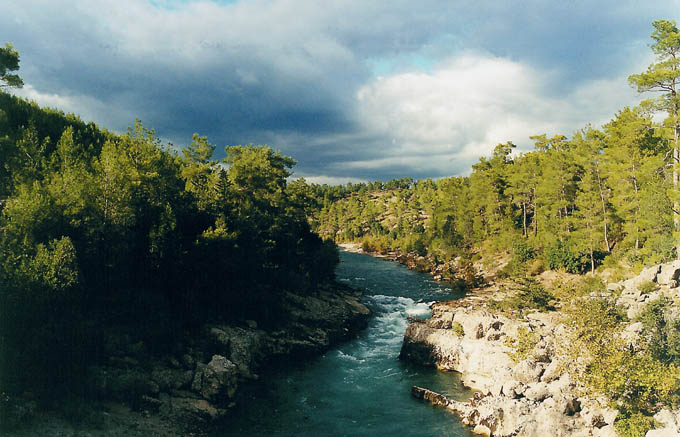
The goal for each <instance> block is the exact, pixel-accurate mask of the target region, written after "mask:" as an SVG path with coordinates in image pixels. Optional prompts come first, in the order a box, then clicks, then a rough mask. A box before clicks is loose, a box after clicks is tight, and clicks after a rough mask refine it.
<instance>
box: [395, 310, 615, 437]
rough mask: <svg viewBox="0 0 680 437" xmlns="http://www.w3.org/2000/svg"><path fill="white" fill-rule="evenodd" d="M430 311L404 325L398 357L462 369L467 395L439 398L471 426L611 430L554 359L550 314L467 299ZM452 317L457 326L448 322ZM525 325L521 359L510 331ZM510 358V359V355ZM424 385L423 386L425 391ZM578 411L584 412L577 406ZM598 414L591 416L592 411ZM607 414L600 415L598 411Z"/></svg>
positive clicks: (526, 431)
mask: <svg viewBox="0 0 680 437" xmlns="http://www.w3.org/2000/svg"><path fill="white" fill-rule="evenodd" d="M432 312H433V316H432V318H430V319H429V320H427V321H424V322H412V323H411V324H410V325H409V327H408V328H407V331H406V334H405V337H404V344H403V346H402V350H401V354H400V357H401V358H402V359H405V360H409V361H414V362H417V363H420V364H428V365H434V366H437V367H438V368H440V369H445V370H454V371H457V372H460V373H461V379H462V382H463V384H464V385H466V386H467V387H470V388H472V389H474V390H477V393H476V394H475V397H474V398H473V399H472V400H471V401H470V402H456V401H452V400H446V401H442V400H441V398H438V397H437V396H434V395H432V394H428V395H429V398H431V399H437V400H438V403H439V404H440V405H444V406H445V407H447V408H449V409H451V410H452V411H455V412H456V413H458V414H459V415H460V417H461V420H462V422H463V423H464V424H466V425H470V426H471V427H472V428H473V430H474V432H476V433H480V434H486V435H495V436H514V435H523V436H545V435H564V436H567V435H569V436H571V435H583V436H586V435H603V436H604V435H615V434H611V433H613V421H614V418H615V415H612V414H611V413H610V412H608V411H607V410H606V409H602V408H601V407H599V406H598V405H597V403H596V402H595V401H592V400H589V399H585V398H581V397H579V396H578V395H577V394H576V390H575V386H574V384H573V383H572V382H571V381H570V379H569V375H568V374H566V372H563V371H562V370H561V369H560V366H559V365H558V362H557V361H556V360H554V344H553V341H552V340H551V339H552V338H554V336H555V335H560V330H561V329H563V327H561V326H560V325H559V323H557V320H556V317H555V316H554V315H552V314H543V313H534V314H530V315H529V316H528V317H527V318H525V319H523V320H514V319H510V318H508V317H504V316H500V315H497V314H492V313H490V312H488V311H487V310H485V309H483V308H478V306H477V305H476V304H473V303H472V301H465V300H463V301H458V302H455V304H454V305H451V304H449V303H445V302H442V303H436V304H434V305H433V307H432ZM456 324H458V325H459V326H462V335H460V334H461V332H460V329H453V327H454V326H455V325H456ZM521 329H524V330H526V332H531V333H533V334H532V335H533V336H534V338H535V345H534V346H533V349H532V350H531V351H530V352H529V353H528V354H527V355H529V356H530V357H527V358H525V359H521V357H515V356H514V352H515V350H514V348H513V347H511V346H510V344H511V341H510V340H511V339H514V338H516V337H517V336H518V332H519V331H520V330H521ZM512 357H514V358H515V360H513V358H512ZM425 393H427V392H425ZM584 412H585V413H584ZM593 416H597V417H598V418H600V417H602V418H603V419H602V420H599V419H598V420H597V421H595V422H594V423H593V420H592V417H593ZM604 418H606V420H605V419H604Z"/></svg>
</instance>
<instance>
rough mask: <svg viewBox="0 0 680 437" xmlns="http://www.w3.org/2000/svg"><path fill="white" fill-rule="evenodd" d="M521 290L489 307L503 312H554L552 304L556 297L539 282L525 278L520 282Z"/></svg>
mask: <svg viewBox="0 0 680 437" xmlns="http://www.w3.org/2000/svg"><path fill="white" fill-rule="evenodd" d="M518 285H519V288H518V289H517V292H516V293H515V294H513V295H510V296H508V297H506V298H505V299H503V300H501V301H491V302H490V305H489V307H490V308H492V309H498V310H501V311H503V312H510V311H519V312H520V314H521V313H522V312H524V310H539V311H552V310H554V309H555V308H554V306H553V305H552V304H551V302H552V301H553V300H554V299H555V296H554V295H553V294H552V293H550V292H549V291H548V290H546V289H545V288H544V287H543V286H542V285H541V284H540V283H539V282H537V281H535V280H533V279H529V278H523V279H520V280H518Z"/></svg>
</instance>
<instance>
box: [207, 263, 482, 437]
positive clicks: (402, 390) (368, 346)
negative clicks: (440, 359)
mask: <svg viewBox="0 0 680 437" xmlns="http://www.w3.org/2000/svg"><path fill="white" fill-rule="evenodd" d="M340 259H341V262H340V264H339V266H338V268H337V271H336V273H337V278H338V279H339V280H340V281H343V282H346V283H348V284H349V285H351V286H352V287H355V288H360V289H363V290H364V296H365V297H364V301H365V303H366V304H367V305H368V306H369V307H370V308H371V309H372V310H373V312H374V314H373V316H372V318H371V320H370V322H369V325H368V328H367V329H366V330H365V331H363V332H362V333H361V334H360V335H359V336H358V337H357V338H355V339H354V340H352V341H350V342H348V343H344V344H342V345H340V346H338V347H336V348H334V349H332V350H330V351H328V352H327V353H326V354H324V355H323V356H320V357H317V358H315V359H312V360H311V361H306V362H304V363H301V364H299V365H297V366H293V367H292V368H290V367H289V368H286V369H281V370H279V371H278V372H276V373H274V374H273V375H268V377H267V381H266V384H265V383H261V384H258V385H256V386H255V387H254V389H253V392H252V393H251V394H249V395H248V396H249V399H246V400H243V399H242V400H241V402H240V403H239V405H238V406H237V407H236V414H235V415H234V416H235V419H234V420H233V421H230V423H229V424H228V430H222V431H220V432H218V433H216V435H220V436H224V435H230V436H231V435H239V436H253V435H295V436H325V435H332V436H389V435H392V436H394V435H399V436H470V435H472V434H471V433H470V432H469V431H468V430H467V429H465V427H463V426H462V425H461V424H460V422H459V421H458V418H457V417H456V416H455V415H454V414H452V413H450V412H448V411H445V410H444V409H442V408H441V407H439V408H438V407H433V406H430V405H427V404H424V403H422V402H421V401H418V400H416V399H414V398H412V397H411V394H410V392H411V386H413V385H420V386H423V387H427V388H429V389H431V390H434V391H437V392H439V393H443V394H446V395H447V396H449V397H450V398H454V399H458V400H463V399H467V398H469V397H470V392H469V391H468V390H466V389H465V388H464V387H462V385H461V383H460V379H459V377H458V375H457V374H455V373H449V372H439V371H437V370H435V369H432V368H423V367H420V366H414V365H411V364H408V363H404V362H402V361H400V360H399V359H398V358H397V357H398V356H399V350H400V348H401V343H402V339H403V336H404V331H405V330H406V326H407V317H408V316H413V317H421V318H424V317H428V316H429V303H431V302H432V301H438V300H450V299H455V298H458V297H460V293H458V292H456V291H454V290H452V289H450V288H448V287H446V286H445V285H443V284H441V283H438V282H435V281H433V280H432V278H431V276H430V275H427V274H424V273H419V272H415V271H412V270H408V269H407V268H406V267H404V266H402V265H400V264H397V263H394V262H391V261H386V260H382V259H377V258H373V257H370V256H367V255H362V254H356V253H350V252H341V254H340ZM244 401H245V402H244Z"/></svg>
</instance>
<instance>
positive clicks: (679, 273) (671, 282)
mask: <svg viewBox="0 0 680 437" xmlns="http://www.w3.org/2000/svg"><path fill="white" fill-rule="evenodd" d="M679 279H680V260H675V261H673V262H671V263H667V264H663V265H661V271H660V272H659V274H658V275H657V277H656V282H657V283H658V284H659V285H665V286H666V287H668V288H675V287H677V286H678V280H679Z"/></svg>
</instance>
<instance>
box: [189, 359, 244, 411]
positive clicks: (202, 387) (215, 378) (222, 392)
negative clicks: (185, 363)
mask: <svg viewBox="0 0 680 437" xmlns="http://www.w3.org/2000/svg"><path fill="white" fill-rule="evenodd" d="M237 375H238V371H237V368H236V365H235V364H234V363H232V362H231V361H229V360H227V359H226V358H225V357H223V356H221V355H214V356H213V357H212V359H211V360H210V362H209V363H208V364H207V365H205V366H198V367H197V368H196V374H195V376H194V381H193V384H192V389H193V390H194V391H196V392H198V393H200V394H201V395H202V396H203V397H204V398H205V399H207V400H220V399H222V400H223V399H230V398H232V397H233V396H234V393H235V392H236V387H237Z"/></svg>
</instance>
